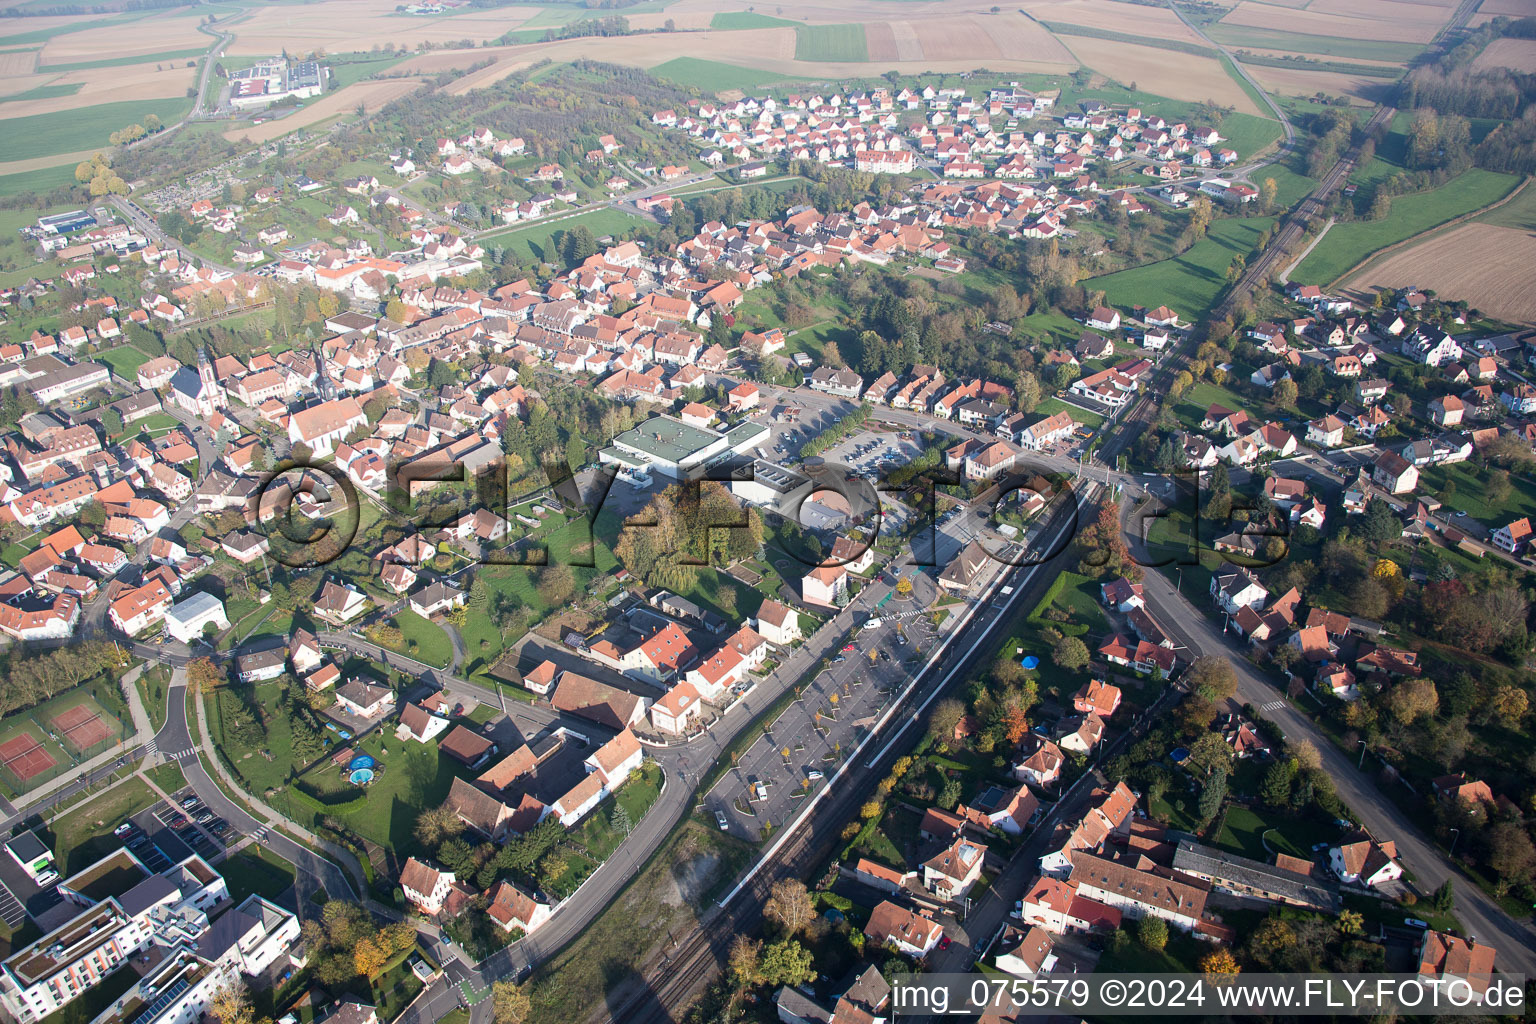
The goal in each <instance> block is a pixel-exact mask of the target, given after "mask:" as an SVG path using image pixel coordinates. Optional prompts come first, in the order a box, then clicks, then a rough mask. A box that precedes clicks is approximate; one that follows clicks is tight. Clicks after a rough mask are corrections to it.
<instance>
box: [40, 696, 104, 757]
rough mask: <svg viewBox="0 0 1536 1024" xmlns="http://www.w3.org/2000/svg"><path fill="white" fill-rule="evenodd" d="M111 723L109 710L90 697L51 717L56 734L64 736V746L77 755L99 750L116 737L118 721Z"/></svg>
mask: <svg viewBox="0 0 1536 1024" xmlns="http://www.w3.org/2000/svg"><path fill="white" fill-rule="evenodd" d="M108 722H109V719H108V718H107V715H106V712H105V711H104V710H103V709H102V708H101V706H100V705H99V704H97V703H96V702H95V701H93V700H91V699H90V698H79V699H78V700H77V701H76V703H74V704H72V705H70V706H69V707H67V708H65V709H64V710H63V711H59V712H56V713H54V714H52V715H51V716H50V717H49V719H48V723H49V725H50V726H51V727H52V728H53V731H54V735H56V736H58V737H59V738H60V739H62V740H63V741H64V745H65V746H67V747H69V748H70V749H71V750H73V751H74V752H75V755H76V756H78V757H83V756H85V755H86V754H87V753H88V752H89V753H95V752H99V749H100V748H101V747H102V746H103V745H104V744H105V743H107V741H109V740H115V739H117V737H118V736H119V735H120V731H119V728H118V722H117V720H116V719H111V720H110V722H111V724H108Z"/></svg>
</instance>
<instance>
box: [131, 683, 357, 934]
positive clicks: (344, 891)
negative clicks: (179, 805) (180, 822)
mask: <svg viewBox="0 0 1536 1024" xmlns="http://www.w3.org/2000/svg"><path fill="white" fill-rule="evenodd" d="M178 675H179V674H178ZM186 696H187V690H186V686H185V685H184V684H179V683H178V684H176V685H172V686H171V687H170V691H169V693H168V694H167V695H166V702H167V711H168V714H167V715H166V720H165V725H164V726H162V727H161V729H160V731H159V732H157V733H156V734H155V746H156V748H158V749H159V750H162V751H165V752H166V753H167V754H177V753H180V752H182V751H186V750H191V749H193V744H192V733H191V730H190V729H189V728H188V727H187V700H186ZM176 761H177V763H178V764H180V765H181V773H182V774H183V775H184V776H186V779H187V783H188V785H190V786H191V787H192V791H193V792H194V793H196V794H197V796H198V799H200V800H202V801H203V803H205V804H207V805H208V808H209V810H211V811H213V813H214V814H215V815H217V816H218V817H221V818H223V819H224V820H225V821H227V822H229V824H230V826H231V827H232V828H234V830H235V831H236V832H239V833H241V834H242V835H248V836H252V837H254V838H256V839H258V841H259V842H260V843H261V845H262V846H264V847H266V848H267V849H269V850H271V851H272V852H273V853H275V854H277V855H278V856H279V857H282V858H283V859H284V860H287V861H288V862H289V863H290V864H292V865H294V866H295V867H296V868H297V869H298V871H299V876H300V879H299V882H298V883H296V888H297V889H298V895H299V898H300V904H301V905H302V903H303V900H305V899H307V898H308V897H309V894H310V893H311V892H313V891H314V888H315V884H314V883H318V884H319V885H321V886H323V887H324V888H325V891H326V892H327V893H329V894H330V895H331V896H332V897H335V898H338V899H356V890H354V889H353V888H352V883H351V880H350V879H348V878H347V875H346V872H344V871H342V870H341V868H339V867H337V866H336V865H335V864H332V863H331V862H330V861H328V860H326V859H325V858H323V857H319V856H317V855H316V854H315V853H313V852H312V851H311V850H310V849H309V847H307V846H302V845H300V844H299V843H296V842H294V841H293V840H292V839H289V838H288V837H287V836H285V835H283V834H282V833H280V832H277V831H275V830H274V829H272V828H270V827H268V824H267V822H265V821H260V820H258V819H257V818H255V817H254V816H252V815H251V814H250V813H249V812H248V811H246V809H245V808H244V807H243V806H241V805H240V804H237V803H235V801H233V800H231V799H230V798H229V797H227V796H225V795H224V791H223V790H222V789H220V788H219V787H218V785H217V784H216V783H215V782H214V781H213V779H212V778H211V777H210V776H209V775H208V771H207V769H206V768H204V767H203V762H202V760H201V759H200V758H198V757H180V758H176ZM306 876H307V877H308V878H309V879H312V880H314V881H313V883H310V884H308V885H306V883H305V881H304V879H305V877H306Z"/></svg>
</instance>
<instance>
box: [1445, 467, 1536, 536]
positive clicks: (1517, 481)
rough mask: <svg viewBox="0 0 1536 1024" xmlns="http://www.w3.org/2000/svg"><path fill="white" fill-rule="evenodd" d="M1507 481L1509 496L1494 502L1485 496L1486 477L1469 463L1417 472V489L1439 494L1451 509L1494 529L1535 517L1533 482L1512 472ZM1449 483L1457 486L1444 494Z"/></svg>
mask: <svg viewBox="0 0 1536 1024" xmlns="http://www.w3.org/2000/svg"><path fill="white" fill-rule="evenodd" d="M1509 482H1510V491H1509V497H1507V498H1504V499H1503V500H1501V501H1493V500H1491V499H1490V498H1489V496H1488V490H1487V478H1486V477H1485V476H1484V474H1483V473H1482V472H1481V471H1479V470H1478V468H1477V467H1476V466H1474V465H1473V464H1472V463H1470V462H1458V463H1456V464H1455V465H1452V466H1425V467H1424V468H1423V469H1421V470H1420V471H1419V489H1420V490H1422V491H1428V492H1430V493H1432V494H1435V495H1438V496H1439V497H1440V499H1441V501H1443V502H1444V503H1445V504H1446V505H1447V506H1449V507H1450V508H1452V509H1454V510H1457V511H1460V512H1465V513H1466V514H1467V515H1469V516H1471V517H1472V518H1473V519H1476V520H1477V521H1479V522H1481V523H1483V524H1484V525H1486V526H1488V527H1489V528H1490V529H1495V530H1496V529H1498V528H1499V527H1501V526H1503V525H1504V524H1505V523H1508V522H1511V521H1512V520H1515V519H1519V518H1521V517H1522V516H1536V481H1532V480H1531V479H1530V478H1529V477H1528V476H1524V475H1522V474H1518V473H1515V474H1511V475H1510V480H1509ZM1448 483H1454V484H1455V485H1456V487H1455V491H1454V493H1451V494H1447V493H1446V491H1445V488H1446V485H1447V484H1448Z"/></svg>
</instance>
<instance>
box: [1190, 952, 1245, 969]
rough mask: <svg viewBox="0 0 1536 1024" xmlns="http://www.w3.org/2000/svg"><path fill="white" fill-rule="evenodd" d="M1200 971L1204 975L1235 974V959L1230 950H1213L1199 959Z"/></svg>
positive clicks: (1236, 967)
mask: <svg viewBox="0 0 1536 1024" xmlns="http://www.w3.org/2000/svg"><path fill="white" fill-rule="evenodd" d="M1200 969H1201V970H1202V971H1204V972H1205V973H1206V974H1237V973H1239V972H1240V971H1241V970H1242V968H1240V967H1238V966H1237V957H1235V956H1233V955H1232V951H1231V950H1230V949H1214V950H1212V951H1211V952H1209V953H1207V954H1205V956H1203V957H1201V958H1200Z"/></svg>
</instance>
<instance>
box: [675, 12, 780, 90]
mask: <svg viewBox="0 0 1536 1024" xmlns="http://www.w3.org/2000/svg"><path fill="white" fill-rule="evenodd" d="M717 17H718V15H717ZM651 74H652V75H655V76H656V77H657V78H665V79H667V80H668V81H672V82H676V83H677V84H678V85H684V86H690V85H691V86H693V87H694V88H695V89H698V90H699V91H700V92H725V91H726V90H728V89H743V90H747V89H760V88H762V87H763V86H765V85H770V84H772V83H775V82H792V81H795V80H796V79H795V78H794V77H793V76H791V75H784V74H781V73H778V72H774V71H760V70H758V69H756V68H745V67H742V66H741V65H739V64H727V63H725V62H723V61H718V60H702V59H700V58H698V57H675V58H673V59H672V60H669V61H666V62H665V63H662V64H658V65H656V66H655V67H654V68H651Z"/></svg>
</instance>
